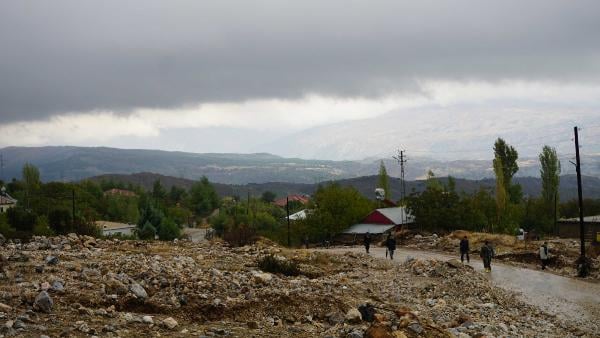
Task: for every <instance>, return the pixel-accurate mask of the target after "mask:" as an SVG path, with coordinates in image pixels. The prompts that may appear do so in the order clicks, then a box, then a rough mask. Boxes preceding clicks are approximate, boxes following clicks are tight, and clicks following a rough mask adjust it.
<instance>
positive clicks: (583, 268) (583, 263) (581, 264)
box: [573, 127, 589, 277]
mask: <svg viewBox="0 0 600 338" xmlns="http://www.w3.org/2000/svg"><path fill="white" fill-rule="evenodd" d="M573 131H574V132H575V161H576V163H575V168H576V170H577V195H578V198H579V240H580V241H581V245H580V247H581V254H580V256H579V259H578V270H579V276H580V277H585V276H587V274H588V271H589V269H588V265H587V259H586V257H585V223H584V220H583V191H582V187H581V160H580V159H579V132H578V128H577V127H575V128H574V129H573Z"/></svg>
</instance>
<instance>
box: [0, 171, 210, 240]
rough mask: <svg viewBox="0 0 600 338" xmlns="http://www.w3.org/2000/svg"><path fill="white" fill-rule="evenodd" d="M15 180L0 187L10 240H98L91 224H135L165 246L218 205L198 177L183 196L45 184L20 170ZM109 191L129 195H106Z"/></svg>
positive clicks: (106, 184)
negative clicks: (9, 201)
mask: <svg viewBox="0 0 600 338" xmlns="http://www.w3.org/2000/svg"><path fill="white" fill-rule="evenodd" d="M21 176H22V177H21V179H13V180H12V181H10V182H0V185H2V186H3V187H5V189H6V192H7V193H8V194H9V195H11V196H12V197H13V198H15V199H17V200H18V203H17V205H16V206H15V207H13V208H10V209H8V211H7V212H5V213H2V214H0V233H2V234H3V235H4V236H5V237H10V238H27V237H29V236H31V235H54V234H66V233H70V232H75V233H79V234H88V235H93V236H100V234H101V232H100V229H98V228H97V227H96V226H95V224H94V221H98V220H105V221H113V222H120V223H129V224H135V225H136V226H137V228H138V231H137V234H138V235H139V237H140V238H155V236H158V237H159V238H160V239H164V240H171V239H174V238H177V237H179V236H180V234H181V229H182V228H183V227H185V226H190V225H193V224H195V223H197V222H201V221H202V219H203V218H205V217H208V216H209V215H210V213H211V212H212V211H213V210H215V209H216V208H218V207H219V205H220V202H221V201H220V199H219V197H218V195H217V193H216V191H215V189H214V188H213V186H212V185H211V184H210V182H209V181H208V179H206V178H205V177H203V178H202V179H201V180H200V181H198V182H196V183H194V184H193V185H192V186H191V187H190V189H189V190H186V189H183V188H180V187H177V186H173V187H171V188H170V189H169V190H167V189H165V188H164V187H163V186H162V184H161V182H160V181H155V182H154V185H153V187H152V189H151V190H149V191H146V190H144V189H143V188H142V187H140V186H138V185H133V184H131V183H130V184H124V183H122V182H115V181H112V180H103V181H101V182H94V181H91V180H84V181H80V182H66V183H65V182H47V183H44V182H42V181H41V179H40V172H39V170H38V169H37V168H36V167H35V166H33V165H31V164H25V165H24V167H23V169H22V175H21ZM111 189H121V190H127V191H128V192H131V193H126V194H119V193H115V194H110V193H106V192H107V191H109V190H111Z"/></svg>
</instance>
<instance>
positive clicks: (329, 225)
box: [306, 183, 374, 239]
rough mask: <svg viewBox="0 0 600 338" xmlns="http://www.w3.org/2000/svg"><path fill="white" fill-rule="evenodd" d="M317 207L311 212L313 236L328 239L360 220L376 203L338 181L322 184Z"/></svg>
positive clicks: (310, 222) (310, 226) (317, 192)
mask: <svg viewBox="0 0 600 338" xmlns="http://www.w3.org/2000/svg"><path fill="white" fill-rule="evenodd" d="M314 203H315V206H316V208H315V209H314V210H313V211H311V212H310V213H309V217H308V218H307V220H306V221H307V223H308V224H310V225H309V228H310V234H309V235H310V236H311V238H318V239H326V238H329V236H333V235H335V234H338V233H340V232H341V231H342V230H345V229H346V228H347V227H349V226H351V225H352V224H355V223H356V222H359V221H360V220H361V219H362V218H363V217H365V216H367V215H368V214H369V212H371V211H372V210H373V207H374V204H373V202H372V201H370V200H369V199H368V198H366V197H364V196H363V195H362V194H361V193H360V192H359V191H358V190H356V189H355V188H353V187H342V186H340V185H339V184H337V183H331V184H329V185H327V186H320V187H319V188H318V189H317V191H316V193H315V195H314Z"/></svg>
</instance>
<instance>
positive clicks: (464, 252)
mask: <svg viewBox="0 0 600 338" xmlns="http://www.w3.org/2000/svg"><path fill="white" fill-rule="evenodd" d="M371 242H372V238H371V234H370V233H368V232H367V234H366V235H365V236H364V238H363V245H364V246H365V250H366V252H367V254H368V253H369V249H370V248H371ZM385 247H386V253H385V255H386V257H389V258H390V259H394V251H395V250H396V239H395V238H394V236H392V234H391V233H390V234H388V237H387V239H386V240H385ZM459 247H460V261H461V262H463V263H464V262H465V258H466V260H467V264H468V263H470V261H471V259H470V257H469V252H470V247H469V239H468V238H467V236H464V237H463V238H462V239H461V240H460V244H459ZM495 254H496V253H495V251H494V247H493V246H492V244H491V243H490V242H489V241H488V240H486V241H485V242H484V244H483V245H482V246H481V249H480V250H479V257H481V259H482V260H483V268H484V270H485V271H486V272H491V271H492V258H494V256H495ZM539 257H540V260H541V263H542V270H545V269H546V266H547V265H548V258H549V256H548V242H544V244H543V245H542V246H540V249H539Z"/></svg>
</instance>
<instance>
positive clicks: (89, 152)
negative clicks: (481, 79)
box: [0, 146, 600, 185]
mask: <svg viewBox="0 0 600 338" xmlns="http://www.w3.org/2000/svg"><path fill="white" fill-rule="evenodd" d="M0 154H2V159H3V163H4V165H3V167H2V173H1V175H0V176H1V177H0V178H2V179H4V180H9V179H11V178H13V177H20V176H21V169H22V167H23V165H24V164H25V163H31V164H34V165H35V166H37V167H38V168H39V169H40V173H41V177H42V180H44V181H61V180H62V181H76V180H81V179H84V178H88V177H93V176H99V175H105V174H125V175H126V174H133V173H139V172H151V173H157V174H161V175H166V176H171V177H179V178H183V179H191V180H197V179H199V178H200V177H202V176H206V177H208V178H209V179H210V180H211V181H212V182H216V183H223V184H234V185H240V184H249V183H257V184H262V183H269V182H285V183H300V184H315V183H318V182H322V181H329V180H344V179H351V178H358V177H363V176H370V175H375V174H377V172H378V170H379V164H380V161H381V160H380V159H378V158H371V159H366V160H361V161H327V160H305V159H299V158H284V157H280V156H275V155H271V154H266V153H257V154H217V153H214V154H210V153H207V154H198V153H186V152H170V151H161V150H137V149H117V148H105V147H97V148H89V147H69V146H63V147H7V148H2V149H0ZM585 161H586V162H584V164H583V167H582V171H583V173H584V175H587V176H593V177H600V156H587V157H586V158H585ZM384 162H385V164H386V167H387V170H388V173H389V175H390V176H393V177H398V176H400V168H399V166H398V164H397V162H396V161H395V160H394V159H392V158H387V159H384ZM519 165H520V168H521V169H520V170H519V172H518V173H517V176H520V177H537V176H539V166H538V161H537V160H536V159H527V158H525V159H521V160H520V161H519ZM429 170H432V171H433V172H434V173H435V174H436V176H439V177H443V176H448V175H451V176H453V177H455V178H461V179H468V180H482V179H485V178H491V177H493V172H492V169H491V160H453V161H442V160H434V159H428V158H424V157H421V158H419V157H409V162H408V163H407V165H406V179H407V180H417V179H422V178H424V177H425V176H426V174H427V172H428V171H429ZM573 173H574V169H573V168H572V165H571V164H569V163H568V162H567V161H565V160H563V174H565V175H570V174H573Z"/></svg>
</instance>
